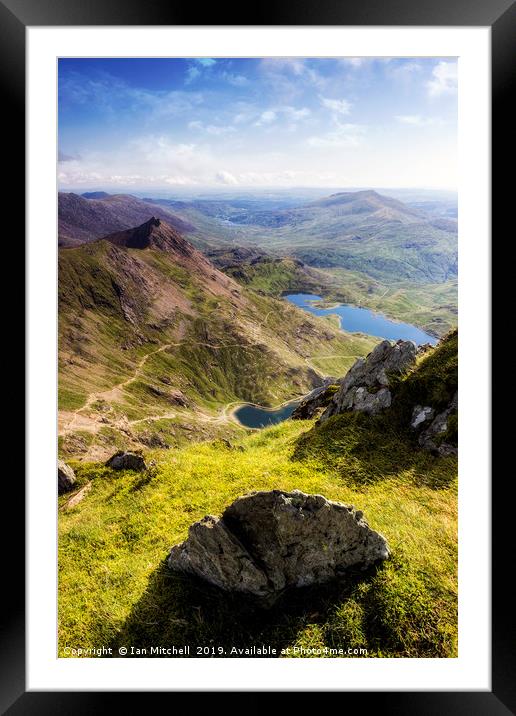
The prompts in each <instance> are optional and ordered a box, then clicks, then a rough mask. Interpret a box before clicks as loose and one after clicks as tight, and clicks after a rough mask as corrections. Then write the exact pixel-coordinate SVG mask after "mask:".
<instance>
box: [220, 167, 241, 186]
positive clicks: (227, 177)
mask: <svg viewBox="0 0 516 716" xmlns="http://www.w3.org/2000/svg"><path fill="white" fill-rule="evenodd" d="M215 179H216V180H217V181H218V182H219V184H229V185H230V186H235V185H236V184H238V183H239V181H238V179H237V178H236V177H235V176H234V175H233V174H231V172H227V171H225V170H224V169H222V170H220V171H218V172H217V173H216V174H215Z"/></svg>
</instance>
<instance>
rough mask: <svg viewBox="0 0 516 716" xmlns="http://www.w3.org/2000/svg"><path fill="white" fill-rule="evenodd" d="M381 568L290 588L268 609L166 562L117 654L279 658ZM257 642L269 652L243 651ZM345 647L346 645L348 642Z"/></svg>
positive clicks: (117, 642)
mask: <svg viewBox="0 0 516 716" xmlns="http://www.w3.org/2000/svg"><path fill="white" fill-rule="evenodd" d="M381 570H382V566H373V567H371V568H369V569H368V570H366V571H364V570H352V569H350V570H348V571H347V572H346V576H345V577H342V578H341V579H340V580H338V581H335V582H333V583H331V584H328V585H324V586H318V587H307V588H302V589H292V590H289V591H287V592H285V593H284V594H283V595H282V596H281V598H280V599H279V600H278V601H277V602H276V603H275V604H274V606H272V607H271V608H268V609H267V608H265V607H263V606H260V605H258V604H257V603H256V601H254V600H252V599H250V598H248V597H244V596H239V595H236V594H230V593H226V592H222V591H221V590H219V589H217V588H216V587H212V586H211V585H209V584H207V583H205V582H202V581H200V580H197V579H195V578H191V577H189V576H187V575H181V574H177V573H174V572H172V571H171V570H170V569H169V568H168V567H167V565H166V562H165V561H163V562H162V563H161V564H160V565H159V567H158V568H157V569H156V570H155V571H154V572H153V573H152V574H151V576H150V578H149V583H148V586H147V589H146V591H145V593H144V594H143V595H142V597H141V598H140V600H139V601H138V602H137V603H136V604H135V606H134V607H133V609H132V611H131V613H130V615H129V617H128V618H127V620H126V622H125V623H124V625H123V626H122V628H121V629H120V631H119V632H118V633H117V634H116V636H115V638H114V639H113V642H112V644H111V646H112V647H113V653H114V656H119V652H118V649H119V647H127V648H128V649H130V648H131V647H133V648H134V649H140V650H141V649H146V650H147V653H145V652H143V653H137V652H136V653H134V654H133V656H145V657H149V656H151V657H152V656H155V657H161V658H163V657H164V656H179V657H180V656H190V657H217V656H218V657H221V656H224V657H235V658H238V657H243V656H263V657H267V658H271V657H278V656H280V654H281V650H282V649H284V648H285V647H287V646H292V645H293V644H294V643H295V642H296V638H297V635H298V633H299V632H300V630H302V629H304V628H305V627H307V626H309V625H313V626H314V627H315V628H316V625H317V624H320V623H321V624H322V623H325V622H326V621H327V620H328V619H329V618H330V615H331V614H332V613H334V612H335V609H336V608H337V606H339V605H341V604H342V603H343V602H345V601H346V600H347V599H348V598H350V596H351V595H352V594H354V593H356V591H357V589H360V588H361V586H363V585H367V584H368V583H370V582H371V580H373V579H374V578H375V575H376V574H377V573H379V572H381ZM372 617H373V615H371V618H372ZM184 645H189V646H190V653H189V654H183V655H181V654H174V653H171V654H163V653H155V654H152V653H150V649H151V647H156V646H161V647H166V648H171V647H173V646H175V647H178V648H181V647H182V646H184ZM253 645H254V646H256V647H261V646H266V647H269V651H268V653H265V654H261V655H260V654H245V653H243V652H239V651H238V650H239V649H246V648H249V647H252V646H253ZM319 645H320V644H319ZM342 646H346V648H347V646H348V644H343V645H342ZM198 648H201V651H200V653H198ZM203 648H204V651H203V650H202V649H203ZM219 649H222V650H223V653H221V652H220V651H219ZM271 649H274V650H275V651H274V652H271V651H270V650H271ZM127 656H131V653H128V654H127Z"/></svg>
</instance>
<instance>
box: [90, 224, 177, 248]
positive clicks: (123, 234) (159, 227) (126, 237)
mask: <svg viewBox="0 0 516 716" xmlns="http://www.w3.org/2000/svg"><path fill="white" fill-rule="evenodd" d="M103 238H104V241H109V242H110V243H112V244H115V245H116V246H124V247H125V248H126V249H147V248H149V247H153V248H158V249H162V250H167V249H168V250H170V249H178V248H180V249H181V250H183V251H184V249H185V246H189V244H188V242H187V241H186V240H185V239H183V237H182V236H181V235H180V234H178V233H177V231H175V230H174V229H173V228H172V227H171V226H169V224H167V223H166V222H164V221H162V220H161V219H159V218H157V217H156V216H151V218H150V219H149V220H148V221H145V222H144V223H143V224H140V226H135V227H134V228H132V229H126V230H125V231H116V232H115V233H113V234H108V235H107V236H104V237H103Z"/></svg>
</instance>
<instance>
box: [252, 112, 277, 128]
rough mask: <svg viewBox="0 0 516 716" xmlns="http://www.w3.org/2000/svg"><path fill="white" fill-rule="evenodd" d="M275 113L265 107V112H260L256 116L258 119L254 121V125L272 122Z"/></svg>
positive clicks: (275, 115)
mask: <svg viewBox="0 0 516 716" xmlns="http://www.w3.org/2000/svg"><path fill="white" fill-rule="evenodd" d="M277 116H278V115H277V114H276V112H275V111H274V110H273V109H267V110H265V112H262V113H261V115H260V116H259V117H258V119H257V120H256V122H255V125H256V126H257V127H263V126H264V125H267V124H272V122H275V121H276V118H277Z"/></svg>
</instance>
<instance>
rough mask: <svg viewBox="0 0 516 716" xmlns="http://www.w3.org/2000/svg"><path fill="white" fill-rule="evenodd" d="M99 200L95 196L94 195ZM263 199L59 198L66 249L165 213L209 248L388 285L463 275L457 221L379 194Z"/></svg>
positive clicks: (172, 222) (60, 235) (369, 192)
mask: <svg viewBox="0 0 516 716" xmlns="http://www.w3.org/2000/svg"><path fill="white" fill-rule="evenodd" d="M93 196H97V193H94V194H93ZM265 207H266V208H260V203H259V202H258V201H243V200H240V199H235V200H234V201H231V200H225V201H222V200H193V201H190V202H187V201H174V200H166V199H145V200H141V199H137V198H136V197H131V196H128V195H114V196H111V195H108V196H102V197H101V198H85V197H84V196H83V197H79V196H78V195H76V194H61V195H60V197H59V221H60V224H59V239H60V243H61V244H62V245H70V244H76V243H78V242H81V241H87V240H91V239H92V238H99V237H101V236H103V235H104V234H106V233H108V232H110V231H115V230H119V229H124V228H129V227H130V226H135V225H137V224H138V223H143V221H146V220H148V219H149V218H150V216H151V215H156V216H160V217H161V218H163V219H164V220H165V221H167V222H168V223H170V225H171V226H174V227H175V228H176V229H178V230H179V231H180V232H181V233H183V234H185V235H186V236H187V237H188V238H189V240H191V241H192V243H194V244H195V245H196V246H198V247H200V248H202V249H203V250H204V249H209V250H213V249H221V248H223V247H227V246H231V247H235V246H240V247H254V248H259V249H262V250H265V251H267V252H272V253H273V254H276V255H280V256H285V255H289V256H293V257H296V258H298V259H300V260H301V261H303V262H304V263H305V264H307V265H309V266H312V267H316V268H323V269H334V268H343V269H347V270H351V271H358V272H361V273H363V274H366V275H367V276H369V277H370V278H372V279H375V280H379V281H386V282H391V283H393V282H399V281H412V282H414V283H420V284H424V283H441V282H444V281H449V280H453V279H455V278H456V276H457V223H456V221H455V220H454V219H453V218H450V216H449V214H448V213H447V214H445V215H442V214H439V213H437V214H436V213H434V212H430V211H428V212H426V211H424V210H423V209H421V208H415V207H413V206H409V205H407V204H405V203H403V202H401V201H399V200H397V199H394V198H392V197H387V196H384V195H382V194H379V193H378V192H376V191H373V190H365V191H356V192H338V193H335V194H332V195H330V196H328V197H324V198H322V199H318V200H317V201H311V202H308V203H306V204H303V205H300V206H297V207H292V206H289V207H286V208H285V207H283V208H267V207H269V204H267V203H265Z"/></svg>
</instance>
